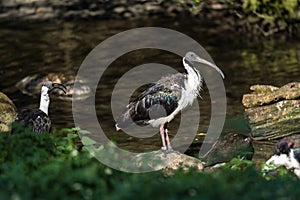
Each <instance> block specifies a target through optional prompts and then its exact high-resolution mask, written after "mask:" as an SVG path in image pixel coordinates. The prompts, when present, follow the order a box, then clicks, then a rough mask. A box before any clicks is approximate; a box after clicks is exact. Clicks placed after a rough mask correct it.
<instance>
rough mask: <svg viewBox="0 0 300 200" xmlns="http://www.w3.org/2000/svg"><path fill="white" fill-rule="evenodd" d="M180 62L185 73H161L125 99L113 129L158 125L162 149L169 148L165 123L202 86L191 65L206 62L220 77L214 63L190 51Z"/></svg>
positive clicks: (197, 92)
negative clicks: (131, 99) (143, 87)
mask: <svg viewBox="0 0 300 200" xmlns="http://www.w3.org/2000/svg"><path fill="white" fill-rule="evenodd" d="M182 62H183V66H184V68H185V70H186V72H187V73H177V74H172V75H167V76H164V77H162V78H161V79H160V80H158V81H157V82H156V83H153V84H152V85H151V86H150V87H149V88H148V89H146V90H145V91H144V92H142V93H141V94H140V95H139V96H138V97H137V98H136V99H134V100H133V101H131V102H129V104H128V105H127V108H126V111H125V112H124V113H123V114H122V115H121V116H120V117H119V119H118V120H117V124H116V129H117V130H120V129H122V128H125V127H127V126H129V125H130V124H132V123H136V124H150V125H152V126H153V127H158V126H159V127H160V135H161V139H162V150H164V151H166V150H168V151H170V150H172V147H171V142H170V139H169V135H168V129H167V123H169V122H170V121H171V120H172V119H173V118H174V117H175V115H176V114H178V113H179V112H180V111H181V110H182V109H184V108H185V107H187V106H188V105H191V104H192V103H193V102H194V100H195V99H196V98H197V96H199V92H200V89H201V86H202V77H201V75H200V73H199V71H198V70H197V69H196V68H195V67H194V64H195V63H197V62H198V63H203V64H206V65H208V66H210V67H212V68H214V69H215V70H217V71H218V72H219V73H220V75H221V76H222V78H224V74H223V72H222V71H221V70H220V69H219V68H218V67H217V66H216V65H215V64H213V63H211V62H209V61H207V60H205V59H202V58H200V57H199V56H198V55H197V54H195V53H194V52H188V53H186V55H185V56H184V57H183V59H182Z"/></svg>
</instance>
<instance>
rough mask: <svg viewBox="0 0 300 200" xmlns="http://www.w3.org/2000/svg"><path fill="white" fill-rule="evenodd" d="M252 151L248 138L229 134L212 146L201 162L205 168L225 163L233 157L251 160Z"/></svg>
mask: <svg viewBox="0 0 300 200" xmlns="http://www.w3.org/2000/svg"><path fill="white" fill-rule="evenodd" d="M253 153H254V149H253V147H252V144H251V140H250V138H249V137H247V136H244V135H240V134H236V133H229V134H227V135H225V136H223V137H221V138H219V140H218V141H217V142H216V143H215V144H214V145H213V148H212V149H211V150H210V151H209V152H208V154H206V155H205V157H204V158H203V161H204V162H205V165H206V166H212V165H215V164H218V163H226V162H228V161H230V160H231V159H233V158H235V157H240V158H244V159H247V160H251V158H252V156H253Z"/></svg>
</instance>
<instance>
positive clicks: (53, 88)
mask: <svg viewBox="0 0 300 200" xmlns="http://www.w3.org/2000/svg"><path fill="white" fill-rule="evenodd" d="M55 89H60V90H62V91H63V92H64V93H65V94H67V88H66V86H64V85H63V84H60V83H52V85H51V86H50V87H49V90H48V94H50V93H51V92H52V91H53V90H55Z"/></svg>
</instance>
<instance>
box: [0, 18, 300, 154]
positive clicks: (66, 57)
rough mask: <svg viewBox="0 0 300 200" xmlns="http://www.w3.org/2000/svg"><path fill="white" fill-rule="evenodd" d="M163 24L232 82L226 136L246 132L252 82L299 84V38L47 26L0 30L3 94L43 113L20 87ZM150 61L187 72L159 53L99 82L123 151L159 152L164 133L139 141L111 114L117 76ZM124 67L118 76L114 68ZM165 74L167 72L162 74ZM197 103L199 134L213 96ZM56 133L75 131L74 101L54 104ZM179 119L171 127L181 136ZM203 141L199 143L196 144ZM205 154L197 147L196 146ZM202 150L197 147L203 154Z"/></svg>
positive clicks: (141, 56) (126, 60) (109, 124)
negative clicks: (125, 34) (111, 40)
mask: <svg viewBox="0 0 300 200" xmlns="http://www.w3.org/2000/svg"><path fill="white" fill-rule="evenodd" d="M143 26H158V27H165V28H171V29H174V30H177V31H180V32H182V33H184V34H186V35H188V36H190V37H192V38H193V39H195V40H196V41H198V42H199V43H200V44H201V45H202V46H203V47H204V48H205V49H206V50H207V51H208V52H209V54H210V55H211V57H212V58H213V59H214V61H215V63H216V64H217V65H218V66H219V67H220V68H221V69H222V71H223V72H224V74H225V76H226V78H225V80H224V84H225V87H226V93H227V103H228V105H227V122H226V124H225V128H224V130H223V133H224V134H226V133H229V132H235V133H242V134H247V133H248V132H249V129H248V127H247V123H246V122H245V120H244V117H243V112H244V108H243V106H242V104H241V100H242V95H243V94H245V93H249V92H250V91H249V87H250V85H253V84H270V85H275V86H282V85H284V84H286V83H288V82H292V81H299V77H300V67H299V63H300V62H299V61H300V50H299V49H300V42H299V41H300V40H299V38H287V37H284V36H276V37H274V38H270V39H261V40H259V39H252V38H251V37H249V36H245V35H243V34H240V33H238V32H235V31H233V30H231V29H229V28H226V26H224V27H217V26H215V25H214V24H213V23H211V22H204V21H200V20H191V19H188V20H179V21H178V20H146V19H145V20H137V21H121V20H118V21H111V20H107V21H91V22H59V21H58V22H49V23H16V22H15V23H12V22H10V23H1V24H0V27H1V28H0V38H1V40H0V90H1V91H3V92H4V93H6V94H7V95H8V96H9V97H10V98H11V99H12V100H13V102H14V103H15V105H16V106H17V108H18V109H21V108H25V107H32V108H35V107H38V103H39V99H38V97H30V96H27V95H24V94H23V93H22V92H21V91H19V90H18V89H17V88H16V87H15V84H16V83H17V82H18V81H19V80H21V79H22V78H24V77H26V76H30V75H34V74H40V73H43V74H45V73H51V72H60V73H64V74H66V75H76V73H77V70H78V68H79V67H80V65H81V63H82V62H83V60H84V58H85V56H86V55H87V54H88V53H89V52H90V51H91V50H92V49H93V48H94V47H95V46H97V45H98V44H99V43H100V42H102V41H104V40H105V39H106V38H108V37H110V36H112V35H114V34H117V33H119V32H121V31H125V30H128V29H131V28H137V27H143ZM148 62H157V63H163V64H166V65H169V66H172V67H174V68H175V69H177V70H179V71H183V69H182V67H181V63H180V62H181V61H180V58H179V57H176V56H175V55H173V54H170V53H168V52H163V51H158V50H140V51H134V52H131V53H128V54H126V55H124V56H122V57H120V58H119V59H118V60H116V61H115V62H114V63H113V64H112V65H113V67H112V68H110V70H108V71H107V72H106V73H105V76H104V77H103V78H102V79H101V84H99V88H98V90H97V95H96V103H97V106H96V108H97V112H98V120H99V122H100V124H101V126H102V127H103V129H104V130H105V132H106V133H107V135H108V136H109V137H110V138H111V139H113V140H115V141H116V143H117V144H118V145H119V146H120V147H122V148H125V149H129V150H133V151H144V150H153V149H158V148H160V145H161V142H160V138H159V135H158V134H157V135H155V136H153V137H151V138H149V139H136V138H134V137H130V136H127V135H125V134H122V133H116V132H115V130H114V120H113V118H112V115H111V111H110V94H111V91H112V88H113V85H114V84H115V83H116V81H117V79H118V77H121V76H122V74H123V73H124V72H126V70H129V69H130V68H132V67H134V66H136V65H139V64H142V63H148ZM113 69H118V70H113ZM162 75H163V74H162ZM201 94H202V95H201V96H202V99H199V100H200V101H199V105H200V110H201V120H200V122H199V130H198V131H199V132H206V131H207V128H208V125H209V119H210V109H211V107H210V98H209V95H208V91H207V90H206V88H204V90H203V91H202V93H201ZM49 114H50V116H51V119H52V122H53V127H54V128H57V129H60V128H65V127H74V122H73V118H72V105H71V102H70V101H64V100H61V99H57V98H52V102H51V108H50V112H49ZM178 123H179V117H177V118H176V119H175V120H174V121H173V122H172V123H171V124H170V126H169V128H170V130H171V135H172V134H174V133H176V130H177V128H178ZM200 140H201V138H196V140H195V142H194V143H196V144H197V143H198V142H199V141H200ZM193 146H197V148H199V145H193ZM197 148H196V149H197Z"/></svg>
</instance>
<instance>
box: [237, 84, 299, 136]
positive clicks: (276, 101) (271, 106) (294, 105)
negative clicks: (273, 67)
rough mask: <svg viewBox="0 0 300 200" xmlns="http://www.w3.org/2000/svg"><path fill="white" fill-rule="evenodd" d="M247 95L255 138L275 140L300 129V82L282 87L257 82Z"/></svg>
mask: <svg viewBox="0 0 300 200" xmlns="http://www.w3.org/2000/svg"><path fill="white" fill-rule="evenodd" d="M250 89H251V90H252V93H250V94H245V95H244V96H243V101H242V102H243V105H244V106H245V114H246V117H247V119H248V121H249V125H250V128H251V136H252V139H254V140H272V139H276V138H281V137H285V136H288V135H292V134H297V133H300V123H299V122H300V82H292V83H288V84H286V85H284V86H282V87H274V86H270V85H254V86H251V87H250Z"/></svg>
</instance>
